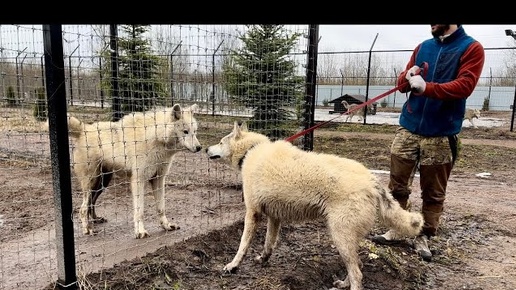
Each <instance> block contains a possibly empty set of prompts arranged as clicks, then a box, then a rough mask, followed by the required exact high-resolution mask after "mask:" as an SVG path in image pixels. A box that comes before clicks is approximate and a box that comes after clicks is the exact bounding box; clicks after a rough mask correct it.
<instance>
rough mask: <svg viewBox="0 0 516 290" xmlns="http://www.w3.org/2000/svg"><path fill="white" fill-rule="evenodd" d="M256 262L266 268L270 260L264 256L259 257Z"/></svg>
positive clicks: (255, 259)
mask: <svg viewBox="0 0 516 290" xmlns="http://www.w3.org/2000/svg"><path fill="white" fill-rule="evenodd" d="M254 261H255V262H256V263H258V264H260V265H262V266H266V265H267V262H268V261H269V258H268V257H265V256H263V255H258V256H256V257H255V258H254Z"/></svg>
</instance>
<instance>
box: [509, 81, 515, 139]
mask: <svg viewBox="0 0 516 290" xmlns="http://www.w3.org/2000/svg"><path fill="white" fill-rule="evenodd" d="M514 112H516V85H515V86H514V99H513V100H512V114H511V129H510V130H511V132H514V131H513V129H514Z"/></svg>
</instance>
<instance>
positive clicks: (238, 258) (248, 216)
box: [224, 210, 260, 272]
mask: <svg viewBox="0 0 516 290" xmlns="http://www.w3.org/2000/svg"><path fill="white" fill-rule="evenodd" d="M259 219H260V215H259V214H258V213H256V212H254V211H250V210H247V211H246V213H245V220H244V232H243V233H242V238H241V239H240V246H239V247H238V251H237V253H236V255H235V257H234V258H233V261H231V263H229V264H227V265H226V266H225V267H224V271H225V272H235V270H236V269H237V268H238V265H240V262H242V259H243V258H244V256H245V254H246V253H247V250H248V249H249V245H250V244H251V241H252V240H253V237H254V234H255V233H256V226H257V224H258V220H259Z"/></svg>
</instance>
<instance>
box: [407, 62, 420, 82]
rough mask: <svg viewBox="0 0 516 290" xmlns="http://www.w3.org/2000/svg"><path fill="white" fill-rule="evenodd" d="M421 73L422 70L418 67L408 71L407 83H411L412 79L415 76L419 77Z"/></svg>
mask: <svg viewBox="0 0 516 290" xmlns="http://www.w3.org/2000/svg"><path fill="white" fill-rule="evenodd" d="M419 71H420V68H419V67H418V66H417V65H415V66H413V67H411V68H410V69H409V70H408V71H407V73H406V74H405V78H406V79H407V81H410V78H411V77H413V76H415V75H418V74H419Z"/></svg>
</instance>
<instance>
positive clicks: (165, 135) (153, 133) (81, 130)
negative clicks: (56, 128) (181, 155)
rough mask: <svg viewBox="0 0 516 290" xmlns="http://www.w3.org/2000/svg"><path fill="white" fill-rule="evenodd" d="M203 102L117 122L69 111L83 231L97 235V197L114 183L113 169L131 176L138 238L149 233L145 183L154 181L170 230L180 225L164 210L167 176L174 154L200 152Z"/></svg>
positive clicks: (163, 219)
mask: <svg viewBox="0 0 516 290" xmlns="http://www.w3.org/2000/svg"><path fill="white" fill-rule="evenodd" d="M197 109H198V106H197V104H194V105H192V106H190V107H188V108H184V109H183V108H181V106H180V105H177V104H176V105H174V106H173V107H168V108H161V109H156V110H153V111H147V112H138V113H131V114H128V115H126V116H124V117H123V118H122V119H120V120H118V121H117V122H96V123H92V124H86V123H84V122H82V121H80V120H79V119H77V118H76V117H73V116H69V119H68V128H69V135H70V136H71V137H73V139H75V142H74V143H75V146H74V149H73V162H74V164H73V169H74V172H75V174H76V176H77V179H78V181H79V184H80V186H81V190H82V194H83V200H82V205H81V208H80V218H81V222H82V232H83V234H85V235H87V234H94V229H93V221H97V222H104V221H105V219H103V218H99V217H97V215H96V213H95V202H96V200H97V198H98V196H99V195H100V193H101V192H102V191H103V190H104V188H105V187H107V186H108V185H109V182H110V180H111V178H112V175H113V173H114V172H118V171H122V172H126V173H128V174H129V175H130V176H131V192H132V198H133V208H134V217H133V218H134V234H135V236H136V238H137V239H139V238H144V237H147V236H148V235H149V233H148V232H147V231H146V230H145V227H144V225H143V213H144V195H145V185H146V184H147V183H150V185H151V188H152V193H153V195H154V199H155V201H156V210H157V212H158V215H159V221H160V223H161V226H162V227H163V228H164V229H165V230H175V229H179V226H178V225H177V224H174V223H170V222H169V221H168V219H167V217H166V215H165V177H166V175H167V173H168V171H169V167H170V164H171V161H172V157H173V156H174V154H176V153H177V152H179V151H181V150H185V148H186V149H188V150H190V151H191V152H199V151H200V150H201V149H202V147H201V145H200V144H199V141H198V140H197V135H196V134H197V121H196V119H195V118H194V113H195V112H197Z"/></svg>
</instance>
